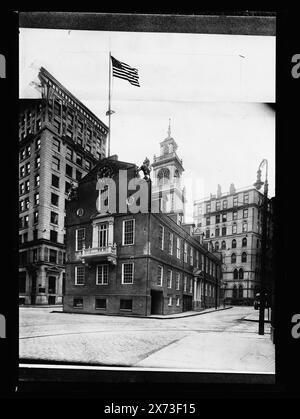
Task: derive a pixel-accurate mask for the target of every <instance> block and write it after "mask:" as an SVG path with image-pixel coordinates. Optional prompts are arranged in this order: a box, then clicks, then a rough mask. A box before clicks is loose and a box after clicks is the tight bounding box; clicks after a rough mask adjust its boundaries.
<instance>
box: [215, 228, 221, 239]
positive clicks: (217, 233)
mask: <svg viewBox="0 0 300 419" xmlns="http://www.w3.org/2000/svg"><path fill="white" fill-rule="evenodd" d="M215 234H216V237H219V236H220V227H217V228H216V231H215Z"/></svg>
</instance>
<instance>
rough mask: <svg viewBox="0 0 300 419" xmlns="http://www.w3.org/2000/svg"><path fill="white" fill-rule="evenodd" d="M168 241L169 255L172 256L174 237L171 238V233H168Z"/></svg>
mask: <svg viewBox="0 0 300 419" xmlns="http://www.w3.org/2000/svg"><path fill="white" fill-rule="evenodd" d="M169 241H170V243H171V246H170V249H169V250H170V252H169V254H170V255H173V245H174V236H173V233H170V236H169Z"/></svg>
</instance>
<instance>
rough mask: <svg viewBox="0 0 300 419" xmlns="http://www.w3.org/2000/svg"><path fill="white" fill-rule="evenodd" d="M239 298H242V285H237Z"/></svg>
mask: <svg viewBox="0 0 300 419" xmlns="http://www.w3.org/2000/svg"><path fill="white" fill-rule="evenodd" d="M239 298H243V285H239Z"/></svg>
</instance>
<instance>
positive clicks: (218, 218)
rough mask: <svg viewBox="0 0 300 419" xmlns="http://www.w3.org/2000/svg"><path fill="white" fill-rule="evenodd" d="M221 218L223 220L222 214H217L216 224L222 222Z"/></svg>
mask: <svg viewBox="0 0 300 419" xmlns="http://www.w3.org/2000/svg"><path fill="white" fill-rule="evenodd" d="M220 220H221V215H220V214H217V215H216V224H218V223H219V222H220Z"/></svg>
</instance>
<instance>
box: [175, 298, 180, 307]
mask: <svg viewBox="0 0 300 419" xmlns="http://www.w3.org/2000/svg"><path fill="white" fill-rule="evenodd" d="M176 306H177V307H179V306H180V298H179V297H176Z"/></svg>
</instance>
